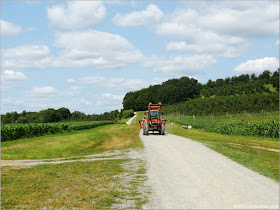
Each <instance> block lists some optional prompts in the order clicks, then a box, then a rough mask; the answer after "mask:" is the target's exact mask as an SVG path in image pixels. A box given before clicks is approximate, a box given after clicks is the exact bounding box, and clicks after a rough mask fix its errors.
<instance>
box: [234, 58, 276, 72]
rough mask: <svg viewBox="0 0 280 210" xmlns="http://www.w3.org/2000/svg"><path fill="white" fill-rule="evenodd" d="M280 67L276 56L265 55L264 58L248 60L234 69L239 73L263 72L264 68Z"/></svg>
mask: <svg viewBox="0 0 280 210" xmlns="http://www.w3.org/2000/svg"><path fill="white" fill-rule="evenodd" d="M277 68H279V61H278V60H277V58H275V57H265V58H263V59H256V60H248V61H246V62H244V63H241V64H240V65H238V66H237V67H236V68H235V69H234V71H235V72H236V73H238V74H245V73H261V72H263V71H264V70H270V71H275V70H276V69H277Z"/></svg>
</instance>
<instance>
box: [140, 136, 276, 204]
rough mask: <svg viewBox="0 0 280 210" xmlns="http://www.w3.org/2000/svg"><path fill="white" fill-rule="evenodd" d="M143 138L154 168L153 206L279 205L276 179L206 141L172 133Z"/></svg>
mask: <svg viewBox="0 0 280 210" xmlns="http://www.w3.org/2000/svg"><path fill="white" fill-rule="evenodd" d="M140 137H141V139H142V141H143V143H144V146H145V149H144V155H145V158H146V161H147V165H148V169H147V176H148V181H147V183H146V184H147V185H148V186H151V190H152V194H151V202H150V203H149V204H148V205H145V206H143V208H147V209H248V208H251V209H252V208H253V209H277V208H279V185H278V183H276V182H275V181H274V180H271V179H269V178H266V177H264V176H262V175H259V174H258V173H256V172H253V171H252V170H250V169H248V168H245V167H244V166H242V165H240V164H238V163H236V162H234V161H232V160H230V159H228V158H226V157H225V156H222V155H220V154H219V153H217V152H215V151H213V150H211V149H209V148H207V147H205V146H204V145H202V144H201V143H198V142H195V141H192V140H190V139H187V138H183V137H179V136H175V135H172V134H167V135H165V136H160V135H158V134H155V135H153V134H150V135H149V136H143V135H142V132H140Z"/></svg>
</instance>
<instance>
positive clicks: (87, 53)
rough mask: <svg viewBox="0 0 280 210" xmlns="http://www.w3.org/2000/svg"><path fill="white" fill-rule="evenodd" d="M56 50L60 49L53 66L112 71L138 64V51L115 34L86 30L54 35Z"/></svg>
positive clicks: (139, 57)
mask: <svg viewBox="0 0 280 210" xmlns="http://www.w3.org/2000/svg"><path fill="white" fill-rule="evenodd" d="M55 45H56V47H59V48H62V52H61V54H60V56H59V57H58V58H57V59H56V60H55V61H54V63H53V65H54V66H79V67H85V66H95V67H97V68H99V69H114V68H120V67H123V66H126V65H128V64H130V63H138V62H139V61H140V60H141V58H142V54H141V52H140V51H139V50H138V49H136V48H135V47H134V46H133V45H132V44H131V43H130V42H129V41H128V40H127V39H125V38H123V37H122V36H120V35H118V34H111V33H107V32H100V31H95V30H87V31H82V32H66V33H59V34H57V35H56V40H55Z"/></svg>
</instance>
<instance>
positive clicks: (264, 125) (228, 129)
mask: <svg viewBox="0 0 280 210" xmlns="http://www.w3.org/2000/svg"><path fill="white" fill-rule="evenodd" d="M174 122H176V123H178V124H181V125H191V126H192V127H193V128H203V129H204V130H205V131H208V132H216V133H221V134H229V135H241V136H265V137H273V138H278V137H279V121H278V120H272V121H266V122H217V121H211V120H175V121H174Z"/></svg>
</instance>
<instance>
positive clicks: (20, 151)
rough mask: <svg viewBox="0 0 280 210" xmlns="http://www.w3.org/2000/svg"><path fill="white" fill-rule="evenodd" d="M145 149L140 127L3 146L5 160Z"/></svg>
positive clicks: (99, 129)
mask: <svg viewBox="0 0 280 210" xmlns="http://www.w3.org/2000/svg"><path fill="white" fill-rule="evenodd" d="M136 147H142V143H141V140H140V138H139V128H138V127H137V126H136V125H126V124H113V125H105V126H100V127H96V128H92V129H88V130H81V131H72V132H69V133H62V134H56V135H48V136H42V137H36V138H31V139H30V138H27V139H19V140H16V141H7V142H2V143H1V158H2V160H17V159H44V158H58V157H73V156H80V155H89V154H96V153H101V152H104V151H108V150H115V149H126V148H136Z"/></svg>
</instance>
